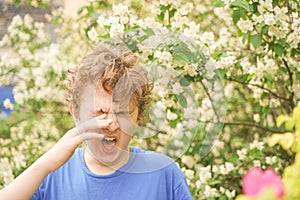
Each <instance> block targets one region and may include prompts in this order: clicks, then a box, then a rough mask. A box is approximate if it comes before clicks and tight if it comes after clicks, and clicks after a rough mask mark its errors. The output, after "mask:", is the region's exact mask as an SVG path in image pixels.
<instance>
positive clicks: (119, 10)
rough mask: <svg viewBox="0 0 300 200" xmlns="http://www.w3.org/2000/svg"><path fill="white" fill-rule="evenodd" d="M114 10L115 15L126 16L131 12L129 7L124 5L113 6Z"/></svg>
mask: <svg viewBox="0 0 300 200" xmlns="http://www.w3.org/2000/svg"><path fill="white" fill-rule="evenodd" d="M112 10H113V12H114V15H124V14H127V13H128V12H129V10H128V7H127V6H125V5H123V4H118V5H115V4H113V6H112Z"/></svg>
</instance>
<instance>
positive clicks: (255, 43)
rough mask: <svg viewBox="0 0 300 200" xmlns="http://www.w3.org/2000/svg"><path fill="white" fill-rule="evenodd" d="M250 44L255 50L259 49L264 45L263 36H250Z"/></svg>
mask: <svg viewBox="0 0 300 200" xmlns="http://www.w3.org/2000/svg"><path fill="white" fill-rule="evenodd" d="M250 42H251V44H252V45H253V46H254V48H255V49H257V48H258V47H260V45H261V44H262V37H261V35H257V34H256V35H251V36H250Z"/></svg>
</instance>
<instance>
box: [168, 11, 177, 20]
mask: <svg viewBox="0 0 300 200" xmlns="http://www.w3.org/2000/svg"><path fill="white" fill-rule="evenodd" d="M176 11H177V10H176V9H172V10H170V11H169V19H171V18H172V17H174V15H175V13H176Z"/></svg>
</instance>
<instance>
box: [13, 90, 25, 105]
mask: <svg viewBox="0 0 300 200" xmlns="http://www.w3.org/2000/svg"><path fill="white" fill-rule="evenodd" d="M14 99H15V101H16V103H17V104H20V105H21V104H23V103H24V100H25V99H24V94H23V93H21V92H18V93H15V94H14Z"/></svg>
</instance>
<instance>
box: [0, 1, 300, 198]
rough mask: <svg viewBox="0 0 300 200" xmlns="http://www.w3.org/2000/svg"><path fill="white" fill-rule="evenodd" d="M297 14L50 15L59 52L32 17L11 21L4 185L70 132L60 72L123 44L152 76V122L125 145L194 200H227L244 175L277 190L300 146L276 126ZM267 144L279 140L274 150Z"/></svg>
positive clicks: (291, 63) (202, 8)
mask: <svg viewBox="0 0 300 200" xmlns="http://www.w3.org/2000/svg"><path fill="white" fill-rule="evenodd" d="M299 12H300V8H299V3H298V1H297V0H293V1H288V2H287V1H271V0H230V1H229V0H224V1H217V0H216V1H213V3H212V2H211V1H209V0H203V1H199V0H193V1H188V2H184V1H168V0H161V1H152V2H148V1H145V2H141V1H138V2H137V1H126V2H124V3H123V4H120V3H119V2H116V3H114V4H112V5H111V4H110V3H109V2H107V1H101V2H99V1H90V4H89V5H87V6H85V7H82V8H81V9H80V10H79V11H78V18H77V19H72V18H68V17H66V16H64V15H63V13H62V12H61V10H58V11H55V12H54V13H53V14H52V16H48V18H49V19H50V18H51V21H52V22H53V23H54V24H55V25H59V26H58V27H59V29H58V32H57V34H58V39H57V42H56V43H50V40H49V37H47V34H45V32H44V30H43V25H42V24H40V23H37V22H34V21H33V20H32V19H31V18H30V16H29V15H27V16H25V17H24V18H21V17H18V16H16V17H15V18H14V19H13V21H12V24H11V26H10V28H9V29H8V30H7V31H8V33H7V35H6V36H4V37H3V38H2V40H1V45H2V46H3V47H5V48H8V49H9V51H6V53H4V54H2V55H1V59H0V66H1V68H0V69H1V70H0V80H1V81H0V83H1V84H2V85H14V86H15V87H14V96H15V100H16V103H14V104H13V105H11V104H10V103H9V102H7V101H6V103H5V105H6V106H7V107H10V108H12V107H13V109H15V112H14V113H13V114H12V115H11V116H10V118H8V119H7V120H6V122H5V123H7V122H8V123H9V128H3V129H2V128H1V129H0V130H1V133H2V135H1V136H0V137H1V140H0V144H1V147H2V148H1V150H0V151H1V153H0V166H2V168H3V169H7V170H3V171H1V172H0V185H5V184H7V183H8V182H9V181H10V180H11V179H12V178H13V177H14V176H16V175H18V174H19V173H20V172H21V171H22V170H24V167H25V166H27V165H28V164H30V163H31V162H32V161H33V160H35V159H36V158H37V157H38V155H40V154H41V153H43V152H44V151H45V150H46V149H47V148H48V147H49V146H50V145H51V144H52V143H53V141H55V140H56V139H57V138H58V137H59V136H60V135H61V134H63V133H64V132H65V130H67V129H68V128H70V127H71V126H72V123H71V118H70V117H68V113H67V107H66V106H65V103H64V98H63V96H64V95H63V87H62V83H63V80H64V78H65V70H66V69H67V67H69V66H72V65H74V63H76V62H77V61H78V58H80V57H81V56H82V55H83V54H84V53H85V50H86V49H88V46H90V45H92V44H94V43H97V42H100V41H102V42H112V41H117V42H122V43H125V44H126V45H127V46H128V47H129V48H130V49H131V50H132V51H133V52H134V53H136V54H138V56H139V58H140V63H141V65H142V66H143V67H144V68H145V69H146V70H148V71H149V73H150V74H151V79H153V80H154V83H155V87H154V94H153V100H154V101H153V104H152V105H151V109H150V112H149V119H150V120H148V121H147V120H146V121H145V122H144V124H143V125H142V126H141V127H140V128H139V129H138V130H137V133H136V136H137V137H135V138H134V140H133V144H134V145H139V146H140V147H142V148H146V149H152V150H156V151H159V152H164V153H166V154H168V155H170V156H171V157H173V158H174V159H175V160H176V162H178V164H179V165H180V166H181V168H182V170H183V171H184V173H185V174H186V176H187V179H188V183H189V186H190V189H191V191H192V194H193V196H194V197H195V199H233V198H235V197H236V196H237V195H238V194H241V193H242V184H241V180H242V178H241V177H242V176H243V175H245V174H246V172H247V170H248V169H249V168H250V167H252V166H255V167H259V168H262V169H267V168H269V167H272V168H274V169H275V171H276V172H277V173H280V174H281V173H283V172H284V175H283V180H284V182H285V180H287V179H286V178H285V177H287V176H289V175H288V174H289V173H290V172H288V171H289V170H288V169H290V170H292V169H295V168H293V167H291V166H294V165H297V164H296V163H297V161H296V162H295V164H293V165H291V163H292V162H293V160H294V159H293V158H294V155H295V153H293V152H292V151H290V150H289V149H290V148H293V149H294V148H296V149H297V148H298V146H297V145H296V146H295V144H296V143H297V142H295V141H298V138H297V137H298V136H296V135H297V134H293V133H290V134H288V133H285V132H286V131H292V130H293V127H294V125H295V123H294V122H293V123H292V122H290V121H293V120H290V121H289V120H286V118H285V117H279V118H278V120H277V125H278V126H276V118H277V117H278V116H281V114H284V115H286V114H289V113H291V112H292V110H293V109H294V107H296V105H297V103H298V102H299V100H300V96H299V94H300V92H299V90H300V82H299V80H300V65H299V59H300V18H299V14H300V13H299ZM28 27H31V28H28ZM74 41H75V42H74ZM225 115H226V117H225ZM153 119H155V120H153ZM278 121H279V122H278ZM283 122H286V126H280V125H281V124H282V123H283ZM5 127H7V126H5ZM272 133H277V134H280V135H275V136H272V137H271V138H273V144H274V146H272V147H271V146H269V145H266V144H267V143H268V141H267V138H268V137H269V136H271V134H272ZM291 135H292V136H291ZM276 137H277V138H280V139H276ZM274 138H275V139H274ZM282 139H283V140H282ZM278 142H280V143H281V144H283V146H282V147H280V146H279V145H275V143H278ZM297 144H298V143H297ZM16 146H17V147H18V148H19V149H16ZM2 152H3V153H2ZM296 160H297V159H296ZM298 160H299V159H298ZM288 165H291V166H289V167H288V168H286V169H285V167H286V166H288ZM2 168H1V169H2ZM290 184H291V185H292V186H291V187H292V188H293V190H295V191H297V190H298V189H297V187H296V182H293V183H291V182H290ZM288 194H289V192H287V195H288Z"/></svg>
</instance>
